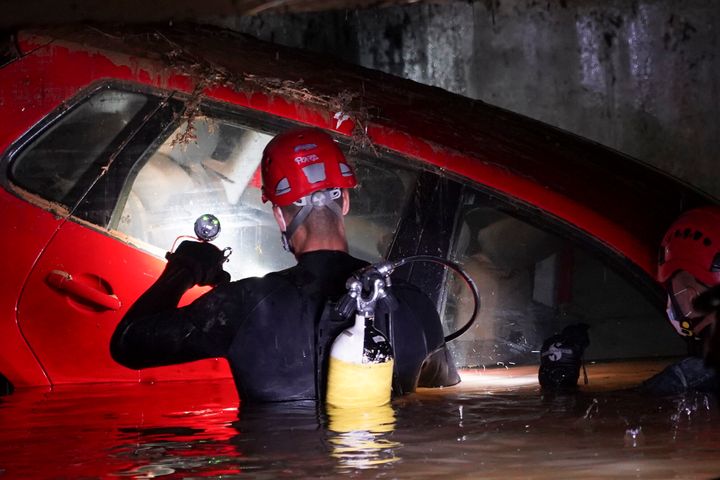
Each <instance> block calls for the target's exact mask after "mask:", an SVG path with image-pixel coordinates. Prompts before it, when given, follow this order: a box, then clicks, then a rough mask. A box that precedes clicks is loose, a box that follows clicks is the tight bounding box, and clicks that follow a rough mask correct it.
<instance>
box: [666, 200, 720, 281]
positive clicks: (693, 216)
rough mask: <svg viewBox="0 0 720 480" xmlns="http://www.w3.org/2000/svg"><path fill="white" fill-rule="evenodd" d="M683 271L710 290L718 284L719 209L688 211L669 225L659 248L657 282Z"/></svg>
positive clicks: (713, 207)
mask: <svg viewBox="0 0 720 480" xmlns="http://www.w3.org/2000/svg"><path fill="white" fill-rule="evenodd" d="M679 270H685V271H686V272H688V273H689V274H691V275H692V276H694V277H695V278H696V279H697V280H698V281H700V282H702V283H704V284H705V285H707V286H709V287H711V286H714V285H718V284H720V207H719V206H707V207H701V208H696V209H694V210H689V211H687V212H685V213H683V214H682V215H680V217H678V219H677V220H675V223H673V224H672V225H671V226H670V229H669V230H668V231H667V233H666V234H665V237H664V238H663V240H662V243H661V245H660V255H659V257H658V271H657V279H658V281H659V282H661V283H665V282H667V281H668V280H669V279H670V277H672V276H673V274H675V273H676V272H678V271H679Z"/></svg>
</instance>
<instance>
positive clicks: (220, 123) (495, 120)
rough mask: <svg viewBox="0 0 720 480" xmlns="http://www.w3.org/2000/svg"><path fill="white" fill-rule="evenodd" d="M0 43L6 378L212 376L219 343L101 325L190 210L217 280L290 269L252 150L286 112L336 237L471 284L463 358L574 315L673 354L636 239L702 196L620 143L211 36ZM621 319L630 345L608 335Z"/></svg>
mask: <svg viewBox="0 0 720 480" xmlns="http://www.w3.org/2000/svg"><path fill="white" fill-rule="evenodd" d="M8 45H10V46H12V47H13V48H12V52H11V53H12V55H10V54H8V55H6V56H5V57H3V58H4V59H5V64H4V65H3V66H2V67H1V68H0V116H1V118H2V119H3V128H2V130H0V155H1V156H2V157H1V165H2V173H0V181H1V182H2V187H3V188H2V189H0V204H2V211H3V220H4V221H3V225H2V235H0V249H1V251H2V252H3V253H4V255H5V259H4V260H3V264H4V268H3V272H4V280H3V288H2V290H1V291H0V352H1V353H0V375H2V376H4V377H5V378H6V379H7V380H8V381H9V382H10V383H11V384H12V385H14V386H15V387H23V386H34V385H54V384H65V383H82V382H108V381H160V380H186V379H196V378H203V379H207V378H225V377H229V376H230V374H229V370H228V368H227V365H226V364H225V361H224V360H222V359H209V360H204V361H201V362H194V363H192V364H187V365H177V366H171V367H161V368H153V369H148V370H145V371H140V372H138V371H134V370H129V369H126V368H124V367H121V366H119V365H117V364H116V363H114V362H113V361H112V359H111V358H110V355H109V351H108V342H109V338H110V335H111V333H112V331H113V329H114V327H115V325H116V324H117V322H118V321H119V320H120V318H121V317H122V315H123V313H124V312H125V311H126V310H127V308H128V307H129V306H130V305H131V304H132V302H133V301H134V300H135V299H136V298H137V297H138V296H139V295H140V294H141V293H142V292H143V291H144V290H145V289H146V288H147V287H148V286H149V285H150V284H151V283H152V282H153V280H154V279H155V278H157V276H158V275H159V273H160V272H161V270H162V268H163V266H164V262H165V260H164V253H165V251H167V250H169V249H171V248H172V246H173V243H174V241H175V239H176V238H177V237H179V236H181V235H184V234H185V235H187V234H191V232H192V222H193V221H194V219H195V217H196V216H197V215H199V214H203V213H213V214H215V215H217V216H218V217H219V218H220V220H221V222H222V225H223V232H222V233H221V235H220V237H219V238H218V239H217V240H216V241H215V243H216V244H218V246H220V247H221V248H222V247H223V246H225V245H227V244H230V245H231V246H232V247H233V249H234V253H233V255H232V257H231V259H230V262H229V264H228V266H229V270H230V271H231V273H232V274H233V278H234V279H237V278H240V277H243V276H248V275H260V274H263V273H265V272H267V271H270V270H274V269H278V268H282V267H284V266H288V265H291V264H292V262H293V259H292V257H291V256H290V255H289V254H286V253H283V252H282V251H281V249H280V242H279V234H278V232H277V227H276V226H275V225H274V223H273V220H272V217H271V213H270V210H269V208H268V207H267V205H265V206H263V205H262V203H261V202H260V199H259V178H258V173H257V166H258V164H259V161H260V152H261V151H262V148H263V147H264V145H265V143H266V142H267V141H268V140H269V139H270V138H271V137H272V135H273V134H275V133H276V132H278V131H281V130H283V129H284V128H288V127H290V126H292V125H297V124H306V125H313V126H317V127H320V128H323V129H326V130H328V131H330V132H332V133H333V134H334V135H335V137H336V139H337V140H338V141H339V142H340V143H341V145H343V148H345V149H346V151H347V152H348V155H349V156H350V157H351V159H352V160H353V161H354V163H355V166H356V169H357V171H358V176H359V178H360V186H359V187H358V189H356V191H355V192H354V193H353V199H352V202H351V216H350V217H349V218H348V230H349V240H350V244H351V245H350V248H351V253H353V254H355V255H358V256H360V257H363V258H365V259H367V260H369V261H374V260H379V259H380V258H384V257H388V258H400V257H403V256H407V255H412V254H416V253H423V254H433V255H440V256H443V257H447V258H451V259H453V260H456V261H458V262H460V263H461V264H463V265H464V266H465V268H467V270H468V272H469V273H470V274H471V275H472V276H474V277H475V280H476V281H477V282H478V284H479V287H480V291H481V295H482V296H483V300H484V306H483V309H484V310H483V311H484V313H483V315H481V317H480V319H479V320H478V321H477V322H476V324H475V325H474V327H473V329H472V330H471V331H470V332H469V335H468V336H467V337H466V338H465V339H464V340H463V341H461V342H459V343H458V346H457V347H456V352H455V353H456V358H458V359H459V360H458V362H459V364H460V365H461V366H479V365H483V366H484V365H486V364H487V365H498V364H502V365H505V366H507V365H508V364H513V363H523V362H524V363H528V362H532V361H533V358H535V357H536V354H535V351H536V350H537V347H538V346H539V344H540V343H541V340H542V338H543V337H545V336H547V335H548V334H549V333H552V331H554V330H555V329H556V328H557V327H558V326H561V325H563V324H565V323H567V322H569V321H576V320H582V321H589V322H590V323H593V322H595V324H596V325H595V327H596V332H598V333H597V334H596V335H595V336H594V340H595V341H594V343H591V349H592V348H593V347H592V345H595V348H596V350H595V352H594V354H593V353H592V351H591V352H590V354H591V356H594V357H595V358H598V359H604V358H619V357H627V356H635V357H638V356H652V355H667V354H672V353H678V351H680V349H681V348H682V347H681V346H679V345H678V344H672V342H673V341H674V340H675V339H674V338H673V337H672V333H671V332H670V328H669V327H668V326H667V325H666V324H665V322H663V321H662V312H661V310H660V309H658V307H661V303H662V302H661V299H660V295H659V289H658V286H657V285H655V284H654V282H653V275H654V270H655V256H656V251H657V245H658V244H659V241H660V238H661V236H662V234H663V232H664V230H665V229H666V228H667V226H668V225H670V223H671V222H672V220H673V219H674V218H675V217H676V216H677V215H678V214H679V213H680V212H681V211H683V210H685V209H687V208H690V207H693V206H697V205H702V204H705V203H709V202H710V201H711V200H709V199H707V198H705V197H704V196H703V195H701V194H699V193H697V192H696V191H694V190H692V189H691V188H689V187H687V186H685V185H683V184H681V183H679V182H677V181H675V180H673V179H671V178H669V177H667V176H665V175H663V174H661V173H659V172H657V171H655V170H653V169H651V168H649V167H647V166H644V165H641V164H639V163H637V162H635V161H633V160H632V159H629V158H627V157H625V156H623V155H621V154H618V153H616V152H613V151H610V150H608V149H606V148H604V147H602V146H600V145H597V144H594V143H592V142H588V141H586V140H583V139H581V138H578V137H576V136H573V135H570V134H567V133H565V132H562V131H559V130H557V129H554V128H552V127H549V126H547V125H544V124H542V123H540V122H536V121H533V120H530V119H527V118H524V117H521V116H519V115H516V114H513V113H511V112H507V111H504V110H501V109H498V108H495V107H492V106H489V105H487V104H485V103H482V102H479V101H474V100H470V99H467V98H464V97H461V96H457V95H453V94H450V93H448V92H445V91H442V90H440V89H437V88H432V87H427V86H423V85H419V84H417V83H414V82H411V81H407V80H402V79H399V78H395V77H392V76H389V75H384V74H381V73H379V72H375V71H370V70H366V69H362V68H359V67H350V66H346V65H340V64H338V63H335V62H334V61H332V60H330V59H328V58H323V57H321V56H319V55H315V54H310V53H306V52H299V51H295V50H291V49H287V48H283V47H280V46H276V45H271V44H267V43H263V42H259V41H257V40H254V39H251V38H249V37H245V36H242V35H239V34H235V33H231V32H227V31H219V30H213V29H204V28H198V27H176V28H171V29H170V28H167V29H156V28H136V29H133V30H127V29H124V30H120V29H108V28H106V29H99V28H94V27H77V28H75V27H73V28H71V27H67V28H59V29H52V30H36V31H23V32H19V33H18V34H17V35H16V36H15V37H14V39H13V42H12V43H8ZM353 212H354V214H353ZM608 272H611V273H610V274H608ZM400 273H401V274H403V275H405V276H406V277H407V278H408V279H410V281H414V282H415V283H418V284H419V285H420V286H421V287H422V288H424V289H425V290H426V291H427V292H428V294H429V295H431V296H432V298H434V300H436V301H437V304H438V308H439V309H440V310H441V313H443V317H444V320H445V322H446V324H447V327H448V329H451V330H452V329H454V328H457V326H458V325H462V323H463V322H464V318H465V316H466V315H467V314H466V312H467V311H468V305H467V302H468V297H469V296H468V295H467V293H466V292H465V293H463V291H462V288H461V286H459V285H458V282H455V281H454V280H453V278H451V277H450V276H448V274H447V272H445V271H443V270H442V269H440V268H438V267H436V266H433V265H415V266H413V268H412V269H406V270H405V271H404V272H400ZM609 275H610V276H611V277H612V278H611V279H610V280H608V278H610V277H609ZM203 291H204V290H202V289H194V290H192V291H191V292H189V293H188V295H187V296H186V297H185V298H184V299H183V302H188V301H191V300H192V298H195V297H196V296H197V295H199V294H200V293H202V292H203ZM520 297H522V298H520ZM641 304H642V305H641ZM598 305H600V307H598ZM628 305H631V308H629V307H628ZM646 307H647V308H646ZM619 311H623V312H626V313H624V314H623V315H626V314H627V315H626V316H623V317H622V318H621V319H620V320H618V318H619V317H618V312H619ZM623 322H624V323H623ZM648 328H650V329H652V331H648ZM591 332H592V329H591ZM656 334H657V335H658V338H661V340H657V338H655V335H656ZM591 336H592V335H591ZM638 336H639V337H643V338H642V339H640V343H641V344H642V346H641V347H638V348H635V346H633V345H630V346H628V345H626V344H625V343H623V341H622V339H627V338H631V337H638ZM670 344H672V345H670ZM668 345H669V346H668ZM534 356H535V357H534Z"/></svg>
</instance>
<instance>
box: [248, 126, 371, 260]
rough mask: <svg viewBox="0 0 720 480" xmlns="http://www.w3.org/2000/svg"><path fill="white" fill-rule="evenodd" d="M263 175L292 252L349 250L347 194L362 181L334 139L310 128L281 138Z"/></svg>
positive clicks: (265, 195)
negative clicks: (345, 220)
mask: <svg viewBox="0 0 720 480" xmlns="http://www.w3.org/2000/svg"><path fill="white" fill-rule="evenodd" d="M261 173H262V181H263V182H262V183H263V185H262V199H263V202H267V201H270V202H272V204H273V213H274V215H275V219H276V220H277V222H278V226H279V227H280V231H281V233H282V237H283V245H284V246H285V247H286V248H287V249H288V250H289V251H291V252H295V253H303V252H304V251H310V250H319V249H341V250H347V242H346V240H345V230H344V224H343V220H342V218H343V215H345V214H346V213H347V212H348V209H349V196H348V193H347V190H345V189H347V188H352V187H354V186H355V185H356V184H357V181H356V179H355V173H354V172H353V170H352V168H351V167H350V165H349V164H348V162H347V160H346V159H345V155H343V153H342V151H341V150H340V148H339V147H338V145H337V144H336V143H335V141H334V140H333V139H332V137H331V136H330V135H328V134H327V133H325V132H324V131H322V130H320V129H317V128H310V127H302V128H295V129H292V130H288V131H286V132H283V133H280V134H279V135H277V136H276V137H275V138H273V139H272V140H271V141H270V142H269V143H268V144H267V146H266V147H265V150H264V151H263V158H262V164H261ZM301 227H302V228H301Z"/></svg>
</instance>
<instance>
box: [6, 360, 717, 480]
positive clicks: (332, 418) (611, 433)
mask: <svg viewBox="0 0 720 480" xmlns="http://www.w3.org/2000/svg"><path fill="white" fill-rule="evenodd" d="M653 368H655V369H656V368H657V367H656V366H653V365H649V364H644V363H641V362H640V363H633V364H613V365H609V366H607V365H606V366H601V365H595V366H592V365H591V366H590V368H589V369H588V373H589V377H590V383H589V384H588V385H587V386H585V385H583V386H582V387H581V389H580V390H579V391H577V392H574V393H570V394H548V393H543V392H541V391H540V390H539V388H538V387H537V385H536V373H535V371H534V369H528V368H524V369H523V368H516V369H512V370H505V369H499V370H494V371H489V370H488V371H485V372H483V371H475V372H463V380H464V382H463V384H462V385H461V386H458V387H452V388H446V389H442V390H424V391H421V392H418V393H416V394H414V395H410V396H407V397H403V398H401V399H398V400H396V401H394V402H393V404H392V405H390V406H386V407H385V408H381V409H376V410H373V411H362V412H350V413H337V412H317V411H316V409H315V408H314V407H313V406H308V405H285V404H281V405H269V406H264V407H248V406H246V407H244V408H240V409H238V407H237V405H238V403H237V396H236V393H235V391H234V386H233V385H232V383H231V382H214V383H205V382H193V383H166V384H156V385H145V384H137V385H112V384H105V385H92V386H68V387H62V388H55V389H54V390H52V391H49V390H46V389H27V390H22V391H18V392H16V393H15V394H13V395H10V396H7V397H2V398H0V426H2V428H1V429H0V477H1V478H3V479H4V478H117V477H121V478H122V477H126V478H167V479H175V478H223V479H227V478H258V479H264V478H268V479H271V478H346V477H348V476H349V477H350V478H381V479H394V478H413V479H415V478H484V479H494V478H497V479H507V478H523V479H552V480H556V479H558V478H587V479H616V478H641V479H642V478H646V479H666V478H667V479H670V478H673V479H674V478H678V479H695V478H697V479H711V478H716V477H720V423H718V417H719V415H718V412H719V411H720V410H719V409H718V405H717V402H716V399H715V398H713V397H710V396H707V395H703V394H689V395H685V396H681V397H672V398H650V397H648V396H646V395H641V394H638V393H635V392H633V391H628V390H622V388H623V387H627V386H628V385H629V384H632V383H633V382H635V381H636V380H637V379H638V378H642V377H644V376H645V375H647V374H649V373H651V372H652V370H653Z"/></svg>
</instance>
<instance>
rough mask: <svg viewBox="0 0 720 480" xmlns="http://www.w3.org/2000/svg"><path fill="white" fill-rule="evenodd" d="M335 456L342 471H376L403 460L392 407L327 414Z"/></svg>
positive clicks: (339, 410) (347, 410)
mask: <svg viewBox="0 0 720 480" xmlns="http://www.w3.org/2000/svg"><path fill="white" fill-rule="evenodd" d="M327 415H328V418H329V424H328V430H329V432H330V433H331V437H330V443H331V444H332V456H333V457H335V458H337V459H338V461H339V464H340V466H341V467H349V468H361V469H365V468H374V467H377V466H378V465H383V464H388V463H392V462H395V461H397V460H399V459H400V458H399V457H398V456H397V455H396V454H395V452H396V450H397V449H398V447H400V446H401V444H400V443H399V442H395V441H392V440H391V439H390V438H391V436H392V433H393V431H394V430H395V411H394V410H393V408H392V407H391V406H390V405H383V406H380V407H367V408H333V407H329V409H328V411H327Z"/></svg>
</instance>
